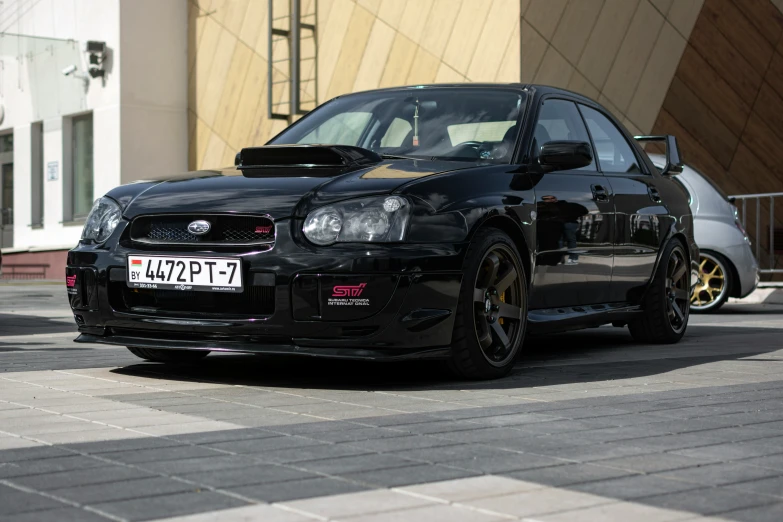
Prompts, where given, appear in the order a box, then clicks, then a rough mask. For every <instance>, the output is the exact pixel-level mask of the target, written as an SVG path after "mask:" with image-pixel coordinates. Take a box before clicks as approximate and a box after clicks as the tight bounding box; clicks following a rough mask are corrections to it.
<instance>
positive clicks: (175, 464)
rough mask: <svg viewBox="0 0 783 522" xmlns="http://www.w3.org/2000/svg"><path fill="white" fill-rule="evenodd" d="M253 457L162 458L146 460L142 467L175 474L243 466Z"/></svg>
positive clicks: (251, 460)
mask: <svg viewBox="0 0 783 522" xmlns="http://www.w3.org/2000/svg"><path fill="white" fill-rule="evenodd" d="M253 460H254V459H251V458H249V457H248V456H247V455H222V456H217V457H201V458H197V459H180V460H164V461H161V462H147V463H145V464H144V469H148V470H150V471H153V472H158V473H166V474H168V475H177V474H180V473H192V472H195V471H203V470H207V469H211V470H218V469H227V468H234V467H238V468H241V467H245V466H247V465H248V463H249V462H253Z"/></svg>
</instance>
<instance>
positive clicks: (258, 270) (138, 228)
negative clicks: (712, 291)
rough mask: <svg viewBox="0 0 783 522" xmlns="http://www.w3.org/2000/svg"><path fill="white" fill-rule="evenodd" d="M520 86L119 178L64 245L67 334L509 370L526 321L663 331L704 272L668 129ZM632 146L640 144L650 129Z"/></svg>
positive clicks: (309, 118) (147, 345) (435, 97)
mask: <svg viewBox="0 0 783 522" xmlns="http://www.w3.org/2000/svg"><path fill="white" fill-rule="evenodd" d="M658 138H659V139H662V140H663V141H665V144H666V149H667V158H668V165H667V166H666V168H665V169H664V170H663V172H661V171H659V170H658V169H657V168H656V167H655V166H654V165H653V164H652V163H651V162H650V160H649V159H648V157H647V155H646V154H645V153H644V151H643V150H642V148H641V147H640V146H639V145H638V143H637V141H638V140H635V139H634V138H633V137H632V136H631V135H629V133H628V132H627V131H626V130H625V128H624V127H623V126H622V125H620V124H619V123H618V122H617V120H616V119H615V118H614V117H613V116H612V115H611V114H610V113H609V112H608V111H606V109H604V108H603V107H601V106H600V105H598V104H596V103H595V102H593V101H591V100H589V99H587V98H585V97H582V96H580V95H577V94H574V93H571V92H567V91H563V90H560V89H555V88H551V87H543V86H534V85H481V84H470V85H443V86H418V87H405V88H394V89H385V90H377V91H370V92H364V93H359V94H352V95H347V96H341V97H339V98H336V99H334V100H332V101H330V102H328V103H326V104H324V105H322V106H321V107H319V108H318V109H316V110H314V111H313V112H311V113H309V114H307V115H306V116H305V117H303V118H302V119H300V120H299V121H297V122H296V123H294V124H293V125H291V126H290V127H288V128H287V129H286V130H284V131H283V132H282V133H280V134H279V135H278V136H276V137H275V138H273V139H272V140H271V141H270V142H269V144H268V145H267V146H264V147H254V148H246V149H242V151H241V152H240V153H239V154H237V161H236V165H235V167H234V168H227V169H224V170H208V171H199V172H194V173H190V174H188V175H186V176H179V177H173V178H170V179H166V180H158V181H147V182H138V183H133V184H130V185H124V186H121V187H117V188H115V189H113V190H112V191H110V192H109V193H108V194H106V196H104V197H102V198H100V199H99V200H98V201H96V203H95V206H94V208H93V210H92V212H91V214H90V216H89V217H88V219H87V223H86V225H85V227H84V233H83V236H82V240H81V242H80V244H79V245H78V246H77V247H76V248H74V249H73V250H72V251H71V252H70V253H69V254H68V268H67V274H66V280H67V287H68V294H69V297H70V303H71V307H72V308H73V312H74V317H75V319H76V323H77V324H78V326H79V332H80V333H81V335H80V336H79V337H78V338H77V339H76V341H77V342H89V343H104V344H113V345H122V346H127V347H128V348H129V349H130V350H131V352H133V353H134V354H136V355H138V356H139V357H142V358H145V359H149V360H153V361H164V362H166V361H187V360H193V359H198V358H201V357H203V356H205V355H207V353H209V352H210V351H236V352H248V353H265V354H299V355H308V356H319V357H333V358H366V359H379V360H380V359H387V360H392V359H403V358H441V359H445V360H447V361H448V362H449V364H450V365H451V367H452V368H453V369H454V370H455V371H456V372H457V373H458V374H459V375H462V376H464V377H468V378H492V377H498V376H502V375H504V374H505V373H506V372H508V371H509V370H510V368H511V367H512V365H513V363H514V359H515V357H516V355H517V353H518V352H519V350H520V346H521V345H522V341H523V339H524V337H525V335H526V334H528V333H530V334H537V333H546V332H557V331H563V330H568V329H575V328H583V327H590V326H597V325H601V324H606V323H612V324H614V325H615V326H625V325H627V326H628V327H629V329H630V331H631V334H632V335H633V336H634V338H635V339H636V340H638V341H639V342H644V343H672V342H676V341H678V340H679V339H680V338H681V337H682V335H683V334H684V332H685V328H686V326H687V324H688V306H689V296H690V286H691V283H692V282H694V281H695V279H694V274H695V273H696V271H697V269H698V266H697V264H696V262H697V260H698V259H699V256H698V248H697V247H696V245H695V243H694V240H693V220H692V216H691V211H690V209H689V207H688V196H687V194H686V193H685V192H684V190H683V189H682V187H681V186H680V185H679V184H677V183H674V182H673V180H672V179H671V175H673V174H677V173H678V172H680V171H681V166H680V161H679V154H678V152H677V146H676V141H675V140H674V138H673V137H671V136H664V137H658ZM641 139H656V138H655V137H646V138H642V137H639V140H641Z"/></svg>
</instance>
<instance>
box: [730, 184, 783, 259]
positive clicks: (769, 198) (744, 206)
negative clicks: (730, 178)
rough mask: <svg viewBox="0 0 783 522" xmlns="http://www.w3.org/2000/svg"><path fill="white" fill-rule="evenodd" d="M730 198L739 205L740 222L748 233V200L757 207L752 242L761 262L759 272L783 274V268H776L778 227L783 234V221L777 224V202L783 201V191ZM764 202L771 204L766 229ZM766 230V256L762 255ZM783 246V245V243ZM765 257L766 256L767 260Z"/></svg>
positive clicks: (752, 206)
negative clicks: (764, 227)
mask: <svg viewBox="0 0 783 522" xmlns="http://www.w3.org/2000/svg"><path fill="white" fill-rule="evenodd" d="M729 198H730V199H732V200H733V201H734V205H735V206H736V207H737V211H738V214H739V220H740V223H742V227H743V228H744V229H745V231H746V233H749V232H750V231H749V230H748V206H749V205H748V202H749V201H750V202H751V205H750V207H751V209H753V208H754V207H755V215H754V217H755V226H754V229H755V234H754V235H753V236H751V237H752V243H753V245H754V246H755V255H756V261H758V263H759V273H760V274H783V269H779V268H776V265H777V262H776V257H777V251H776V249H775V231H776V228H777V230H778V231H779V232H780V233H781V234H783V223H781V225H780V226H777V227H776V224H775V203H777V202H778V201H783V192H769V193H765V194H740V195H736V196H730V197H729ZM754 202H755V204H754ZM764 203H766V204H768V205H769V214H768V220H767V230H766V231H765V230H763V228H762V224H763V221H764V216H763V213H762V208H761V207H762V205H763V204H764ZM764 232H766V235H768V240H767V241H768V244H767V253H766V254H767V255H766V256H762V238H763V235H764ZM781 248H783V245H781ZM764 258H766V260H765V259H764ZM765 261H766V262H765ZM764 265H766V266H764Z"/></svg>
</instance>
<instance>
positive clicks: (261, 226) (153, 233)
mask: <svg viewBox="0 0 783 522" xmlns="http://www.w3.org/2000/svg"><path fill="white" fill-rule="evenodd" d="M199 220H204V221H207V222H208V223H209V224H210V229H209V232H207V233H206V234H203V235H196V234H192V233H190V232H189V231H188V225H189V224H190V223H192V222H194V221H199ZM130 234H131V239H132V240H133V241H140V242H143V243H157V244H179V245H182V244H189V243H191V244H217V245H252V244H260V243H273V242H274V240H275V225H274V222H273V221H272V219H270V218H269V217H266V216H236V215H230V214H214V215H206V216H205V215H198V214H188V215H183V214H177V215H165V214H164V215H155V216H139V217H137V218H136V219H134V220H133V223H132V224H131V231H130Z"/></svg>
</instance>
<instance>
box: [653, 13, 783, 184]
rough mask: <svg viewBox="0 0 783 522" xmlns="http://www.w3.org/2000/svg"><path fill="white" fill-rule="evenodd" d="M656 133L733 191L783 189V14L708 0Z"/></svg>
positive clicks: (678, 71)
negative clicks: (664, 135) (674, 142)
mask: <svg viewBox="0 0 783 522" xmlns="http://www.w3.org/2000/svg"><path fill="white" fill-rule="evenodd" d="M653 133H656V134H657V133H671V134H675V135H677V138H678V140H679V143H680V147H681V149H682V153H683V158H684V159H685V162H686V163H689V164H692V165H693V166H695V167H696V168H698V169H699V170H701V171H702V172H703V173H704V174H706V175H707V176H709V177H711V178H712V179H713V180H714V181H716V182H717V183H718V184H719V185H720V186H721V187H722V188H723V189H724V190H725V191H726V192H728V193H730V194H742V193H750V192H779V191H783V14H782V13H781V12H780V11H779V10H778V9H777V8H776V7H775V6H774V5H773V4H772V2H770V1H769V0H706V1H705V2H704V6H703V7H702V10H701V13H700V14H699V18H698V19H697V21H696V25H695V26H694V28H693V32H692V33H691V36H690V39H689V40H688V45H687V47H686V49H685V52H684V53H683V56H682V59H681V61H680V64H679V66H678V68H677V72H676V73H675V77H674V79H673V80H672V83H671V85H670V87H669V91H668V93H667V95H666V98H665V100H664V102H663V107H662V109H661V112H660V113H659V115H658V118H657V120H656V122H655V125H654V127H653Z"/></svg>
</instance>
